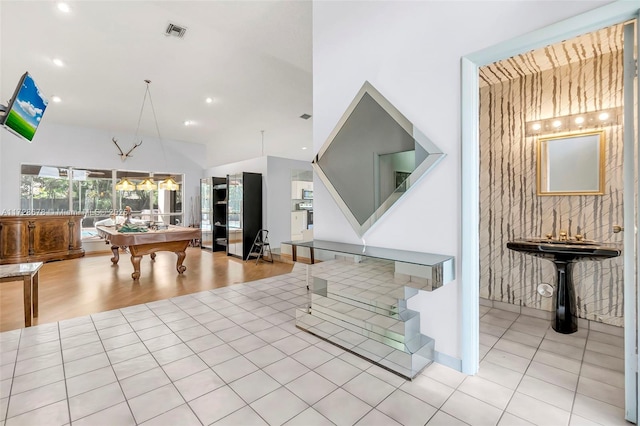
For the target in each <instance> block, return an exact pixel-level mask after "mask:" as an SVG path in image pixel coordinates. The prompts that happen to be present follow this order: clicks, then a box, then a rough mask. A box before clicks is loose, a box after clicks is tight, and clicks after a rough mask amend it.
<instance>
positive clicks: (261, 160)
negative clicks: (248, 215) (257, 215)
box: [203, 156, 311, 249]
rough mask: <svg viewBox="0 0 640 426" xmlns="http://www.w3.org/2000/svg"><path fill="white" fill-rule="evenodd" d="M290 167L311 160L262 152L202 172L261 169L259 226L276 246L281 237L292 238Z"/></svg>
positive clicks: (307, 167)
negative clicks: (259, 154)
mask: <svg viewBox="0 0 640 426" xmlns="http://www.w3.org/2000/svg"><path fill="white" fill-rule="evenodd" d="M291 170H311V163H309V162H306V161H300V160H290V159H288V158H281V157H271V156H265V157H258V158H252V159H250V160H245V161H239V162H237V163H230V164H225V165H222V166H215V167H210V168H208V169H206V170H205V172H204V175H203V176H219V177H224V176H226V175H228V174H233V173H240V172H254V173H262V194H263V196H262V224H263V225H262V226H263V228H265V229H268V230H269V243H270V244H271V248H272V249H276V248H278V247H280V243H281V242H282V241H290V240H291V213H290V212H291Z"/></svg>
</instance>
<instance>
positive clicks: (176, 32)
mask: <svg viewBox="0 0 640 426" xmlns="http://www.w3.org/2000/svg"><path fill="white" fill-rule="evenodd" d="M186 32H187V29H186V28H185V27H181V26H180V25H176V24H172V23H169V25H167V29H166V30H164V34H165V35H167V36H172V37H178V38H182V37H184V33H186Z"/></svg>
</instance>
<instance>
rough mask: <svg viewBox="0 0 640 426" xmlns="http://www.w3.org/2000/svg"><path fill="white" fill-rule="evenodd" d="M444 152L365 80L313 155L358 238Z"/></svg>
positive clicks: (315, 164) (326, 184)
mask: <svg viewBox="0 0 640 426" xmlns="http://www.w3.org/2000/svg"><path fill="white" fill-rule="evenodd" d="M443 157H444V154H443V153H442V152H441V151H440V149H438V147H437V146H436V145H434V144H433V143H432V142H431V141H430V140H429V139H428V138H427V137H426V136H425V135H424V134H423V133H422V132H420V131H419V130H418V129H416V128H415V127H414V125H413V124H412V123H411V122H410V121H409V120H407V118H406V117H405V116H404V115H402V114H401V113H400V112H399V111H398V110H397V109H396V108H395V107H394V106H393V105H391V103H389V101H387V99H385V98H384V97H383V96H382V95H381V94H380V92H378V91H377V90H376V89H375V88H374V87H373V86H372V85H371V84H370V83H369V82H365V83H364V85H363V86H362V88H361V89H360V91H359V92H358V94H357V95H356V97H355V98H354V100H353V101H352V102H351V104H350V105H349V107H348V108H347V110H346V111H345V113H344V114H343V116H342V118H340V121H339V122H338V124H337V125H336V127H335V129H334V130H333V131H332V132H331V134H330V135H329V137H328V138H327V141H326V142H325V143H324V145H323V146H322V148H321V149H320V151H319V152H318V154H317V155H316V157H315V158H314V160H313V168H314V170H315V172H316V173H317V174H318V176H319V177H320V179H321V180H322V182H323V183H324V185H325V186H326V187H327V189H328V190H329V192H330V193H331V195H332V197H333V198H334V200H335V201H336V203H337V204H338V206H339V207H340V209H341V210H342V212H343V214H344V215H345V217H346V218H347V219H348V221H349V223H350V224H351V226H352V227H353V229H354V230H355V231H356V233H357V234H358V236H359V237H362V236H363V235H364V234H365V233H366V232H367V230H369V229H370V228H371V227H372V226H373V225H374V224H375V223H376V221H378V220H379V219H380V218H381V217H382V216H383V215H384V214H385V213H386V212H387V211H388V210H389V208H391V206H393V204H394V203H395V202H396V201H398V200H399V199H400V198H401V197H403V196H404V195H406V194H407V191H408V190H409V189H410V188H411V187H412V186H413V185H414V184H415V183H416V182H417V181H418V179H420V178H421V177H422V176H423V175H425V174H426V173H427V172H428V171H429V170H431V168H432V167H433V166H435V164H436V163H438V161H440V160H441V159H442V158H443Z"/></svg>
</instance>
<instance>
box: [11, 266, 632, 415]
mask: <svg viewBox="0 0 640 426" xmlns="http://www.w3.org/2000/svg"><path fill="white" fill-rule="evenodd" d="M304 277H305V272H304V269H303V267H302V268H298V267H296V268H294V271H293V272H292V273H291V274H287V275H282V276H279V277H273V278H268V279H264V280H260V281H255V282H250V283H244V284H238V285H234V286H230V287H225V288H219V289H215V290H211V291H207V292H202V293H197V294H192V295H188V296H182V297H176V298H173V299H170V300H163V301H158V302H153V303H147V304H144V305H138V306H132V307H128V308H124V309H119V310H115V311H109V312H103V313H98V314H95V315H91V316H87V317H81V318H75V319H72V320H66V321H61V322H58V323H51V324H44V325H39V326H36V327H31V328H26V329H21V330H14V331H9V332H5V333H1V334H0V360H1V362H0V426H5V425H6V426H13V425H66V424H73V425H91V426H96V425H134V424H144V425H180V426H186V425H200V424H203V425H209V424H215V425H265V424H269V425H281V424H286V425H302V426H310V425H332V424H335V425H354V424H357V425H385V426H386V425H397V424H403V425H425V424H429V425H456V424H472V425H475V424H478V425H485V424H486V425H494V424H500V425H520V424H540V425H564V424H571V425H593V424H603V425H613V424H624V423H625V422H624V418H623V417H624V416H623V408H622V407H623V399H624V398H623V393H624V392H623V373H622V371H623V370H622V368H623V362H622V338H621V337H619V336H615V335H611V334H605V333H602V332H598V331H589V330H580V331H579V332H578V333H576V334H573V335H568V336H566V335H559V334H556V333H555V332H554V331H553V330H551V329H550V328H549V323H548V321H544V320H540V319H536V318H533V317H527V316H523V315H518V314H514V313H511V312H507V311H501V310H497V309H489V308H485V307H481V321H480V322H481V330H480V331H481V334H480V336H481V343H482V345H481V353H482V361H481V368H480V372H479V374H478V375H476V376H465V375H464V374H462V373H459V372H457V371H454V370H452V369H450V368H447V367H444V366H442V365H439V364H432V365H430V366H429V367H427V368H426V369H425V370H424V371H423V372H422V374H420V375H419V376H418V377H417V378H416V379H415V380H413V381H411V382H410V381H406V380H404V379H402V378H400V377H398V376H396V375H394V374H392V373H389V372H388V371H386V370H384V369H382V368H379V367H377V366H375V365H372V364H370V363H368V362H367V361H364V360H362V359H361V358H358V357H356V356H354V355H352V354H350V353H347V352H345V351H343V350H341V349H339V348H337V347H335V346H333V345H331V344H329V343H327V342H324V341H322V340H320V339H318V338H316V337H315V336H312V335H310V334H307V333H305V332H303V331H301V330H299V329H297V328H296V327H295V326H294V310H293V307H294V306H301V305H304V304H305V303H306V300H307V290H306V288H305V282H304Z"/></svg>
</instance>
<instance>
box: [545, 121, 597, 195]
mask: <svg viewBox="0 0 640 426" xmlns="http://www.w3.org/2000/svg"><path fill="white" fill-rule="evenodd" d="M604 165H605V136H604V131H594V132H579V133H570V134H564V135H553V136H548V137H540V138H538V173H537V181H538V195H603V194H604V182H605V173H604V170H605V167H604Z"/></svg>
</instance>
